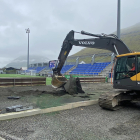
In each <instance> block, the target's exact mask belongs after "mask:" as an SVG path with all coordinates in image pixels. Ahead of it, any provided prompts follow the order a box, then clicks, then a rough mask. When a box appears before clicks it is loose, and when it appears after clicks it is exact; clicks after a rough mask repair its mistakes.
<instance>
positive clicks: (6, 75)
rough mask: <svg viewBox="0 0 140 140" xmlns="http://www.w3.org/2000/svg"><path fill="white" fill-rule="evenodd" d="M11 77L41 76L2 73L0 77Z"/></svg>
mask: <svg viewBox="0 0 140 140" xmlns="http://www.w3.org/2000/svg"><path fill="white" fill-rule="evenodd" d="M5 77H6V78H8V77H9V78H10V77H14V78H16V77H19V78H20V77H25V78H26V77H40V76H31V75H21V74H0V78H5Z"/></svg>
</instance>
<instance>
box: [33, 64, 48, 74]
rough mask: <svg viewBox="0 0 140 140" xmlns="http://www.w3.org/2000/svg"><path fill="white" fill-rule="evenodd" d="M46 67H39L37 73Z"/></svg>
mask: <svg viewBox="0 0 140 140" xmlns="http://www.w3.org/2000/svg"><path fill="white" fill-rule="evenodd" d="M45 68H46V67H45V66H44V67H37V68H36V69H35V70H36V73H39V72H40V71H42V70H43V69H45Z"/></svg>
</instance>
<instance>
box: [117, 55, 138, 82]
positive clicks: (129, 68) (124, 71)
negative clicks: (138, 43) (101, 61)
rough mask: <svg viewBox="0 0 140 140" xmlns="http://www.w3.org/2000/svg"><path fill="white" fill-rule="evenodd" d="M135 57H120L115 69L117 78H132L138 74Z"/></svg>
mask: <svg viewBox="0 0 140 140" xmlns="http://www.w3.org/2000/svg"><path fill="white" fill-rule="evenodd" d="M135 59H136V57H135V56H125V57H120V58H118V60H117V63H116V69H115V80H120V79H126V78H130V77H132V76H134V75H135V74H136V69H135V64H136V63H135Z"/></svg>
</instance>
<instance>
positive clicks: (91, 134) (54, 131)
mask: <svg viewBox="0 0 140 140" xmlns="http://www.w3.org/2000/svg"><path fill="white" fill-rule="evenodd" d="M139 131H140V109H139V108H135V107H132V106H130V107H124V108H122V109H120V110H118V111H108V110H103V109H101V108H100V107H99V106H98V105H92V106H88V107H80V108H75V109H72V110H66V111H61V112H55V113H49V114H42V115H35V116H31V117H25V118H19V119H13V120H8V121H0V132H1V133H0V136H1V137H3V138H6V134H7V135H10V136H11V139H12V136H13V137H16V138H18V139H24V140H138V139H139V138H140V133H139ZM2 132H3V134H5V135H2ZM10 136H8V138H10Z"/></svg>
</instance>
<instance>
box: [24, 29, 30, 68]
mask: <svg viewBox="0 0 140 140" xmlns="http://www.w3.org/2000/svg"><path fill="white" fill-rule="evenodd" d="M25 30H26V33H28V52H27V69H28V68H29V33H30V29H29V28H28V29H25Z"/></svg>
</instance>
